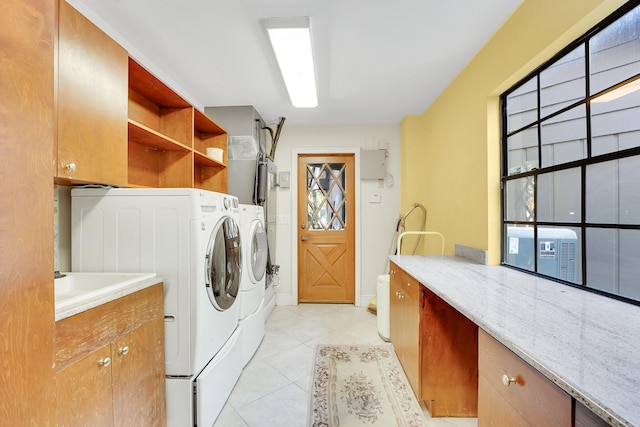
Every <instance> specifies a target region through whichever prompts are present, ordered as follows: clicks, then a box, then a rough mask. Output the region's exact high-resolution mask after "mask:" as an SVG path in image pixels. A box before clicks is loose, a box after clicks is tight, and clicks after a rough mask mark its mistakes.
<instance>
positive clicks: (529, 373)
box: [478, 330, 573, 427]
mask: <svg viewBox="0 0 640 427" xmlns="http://www.w3.org/2000/svg"><path fill="white" fill-rule="evenodd" d="M478 335H479V337H478V338H479V340H478V344H479V347H478V348H479V373H480V381H479V409H478V426H479V427H484V426H507V425H508V426H519V425H523V426H535V427H538V426H540V427H544V426H549V427H551V426H554V427H561V426H568V427H569V426H572V425H573V424H572V401H571V396H569V395H568V394H567V393H565V392H564V391H563V390H561V389H560V388H558V387H557V386H556V385H555V384H553V383H552V382H551V381H550V380H548V379H547V378H546V377H544V376H543V375H542V374H541V373H540V372H538V371H536V370H535V369H534V368H532V367H531V366H530V365H528V364H527V363H526V362H524V361H523V360H522V359H520V358H519V357H518V356H517V355H516V354H514V353H513V352H511V351H510V350H509V349H507V348H506V347H505V346H503V345H502V344H500V343H499V342H498V341H496V340H495V339H494V338H492V337H491V336H489V334H487V333H486V332H484V331H482V330H480V332H479V334H478Z"/></svg>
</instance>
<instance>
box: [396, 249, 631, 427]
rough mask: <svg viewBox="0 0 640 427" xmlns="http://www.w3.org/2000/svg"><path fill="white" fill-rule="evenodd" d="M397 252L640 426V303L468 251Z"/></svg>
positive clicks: (509, 342) (409, 267)
mask: <svg viewBox="0 0 640 427" xmlns="http://www.w3.org/2000/svg"><path fill="white" fill-rule="evenodd" d="M390 259H391V261H393V262H394V263H396V264H397V265H398V266H399V267H401V268H402V269H403V270H405V271H406V272H407V273H408V274H409V275H411V276H412V277H413V278H415V279H416V280H418V281H419V282H420V283H422V284H423V285H424V286H426V287H427V288H428V289H430V290H431V291H432V292H434V293H435V294H436V295H438V296H439V297H440V298H442V299H443V300H445V301H446V302H447V303H449V304H450V305H451V306H453V307H454V308H456V309H457V310H458V311H459V312H461V313H462V314H464V315H465V316H466V317H468V318H469V319H470V320H472V321H473V322H475V323H476V324H477V325H478V326H479V327H480V328H482V329H484V330H485V331H486V332H487V333H489V334H490V335H492V336H493V337H494V338H496V339H497V340H498V341H500V342H501V343H502V344H504V345H505V346H506V347H508V348H509V349H511V350H512V351H513V352H514V353H516V354H517V355H519V356H520V357H521V358H522V359H523V360H525V361H526V362H527V363H529V364H530V365H531V366H533V367H534V368H536V369H537V370H538V371H540V372H541V373H542V374H543V375H545V376H546V377H547V378H549V379H550V380H551V381H553V382H554V383H555V384H557V385H558V386H559V387H560V388H562V389H563V390H565V391H566V392H567V393H569V394H570V395H571V396H573V397H574V398H575V399H576V400H578V401H580V402H582V403H583V404H584V405H585V406H586V407H587V408H589V409H590V410H591V411H593V412H594V413H596V414H598V415H599V416H600V417H602V418H603V419H604V420H606V421H608V422H609V423H610V424H612V425H617V426H640V307H638V306H635V305H632V304H628V303H624V302H621V301H617V300H615V299H612V298H608V297H603V296H600V295H597V294H594V293H591V292H586V291H583V290H580V289H575V288H572V287H571V286H566V285H562V284H560V283H556V282H553V281H551V280H545V279H542V278H539V277H536V276H532V275H529V274H525V273H521V272H519V271H516V270H513V269H510V268H506V267H501V266H486V265H481V264H474V263H471V262H469V261H466V260H464V259H462V258H456V257H438V256H434V257H428V256H405V255H402V256H391V257H390Z"/></svg>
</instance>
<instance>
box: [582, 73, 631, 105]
mask: <svg viewBox="0 0 640 427" xmlns="http://www.w3.org/2000/svg"><path fill="white" fill-rule="evenodd" d="M638 89H640V79H639V80H634V81H632V82H631V83H627V84H626V85H624V86H620V87H619V88H617V89H614V90H612V91H611V92H607V93H605V94H604V95H600V96H599V97H597V98H593V99H592V100H591V102H592V103H600V102H609V101H614V100H616V99H618V98H622V97H623V96H626V95H629V94H631V93H633V92H635V91H637V90H638Z"/></svg>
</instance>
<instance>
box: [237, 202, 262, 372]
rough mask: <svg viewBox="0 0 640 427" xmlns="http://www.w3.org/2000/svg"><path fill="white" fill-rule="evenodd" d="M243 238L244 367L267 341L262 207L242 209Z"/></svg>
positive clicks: (241, 322) (241, 231)
mask: <svg viewBox="0 0 640 427" xmlns="http://www.w3.org/2000/svg"><path fill="white" fill-rule="evenodd" d="M240 235H241V236H242V250H243V260H244V261H243V262H244V268H243V272H242V281H241V284H240V295H239V299H240V325H242V353H243V356H242V360H243V366H244V365H246V364H247V363H248V362H249V360H251V358H252V357H253V355H254V354H255V352H256V350H257V349H258V346H259V345H260V342H261V341H262V338H263V337H264V318H265V316H264V310H263V306H264V294H265V280H266V270H267V258H268V243H267V231H266V229H265V221H264V208H263V207H262V206H256V205H245V204H241V205H240Z"/></svg>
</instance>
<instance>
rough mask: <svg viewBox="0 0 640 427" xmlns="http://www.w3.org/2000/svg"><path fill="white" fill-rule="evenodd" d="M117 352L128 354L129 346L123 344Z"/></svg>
mask: <svg viewBox="0 0 640 427" xmlns="http://www.w3.org/2000/svg"><path fill="white" fill-rule="evenodd" d="M118 354H121V355H123V356H126V355H127V354H129V347H128V346H126V345H125V346H124V347H120V348H119V349H118Z"/></svg>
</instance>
